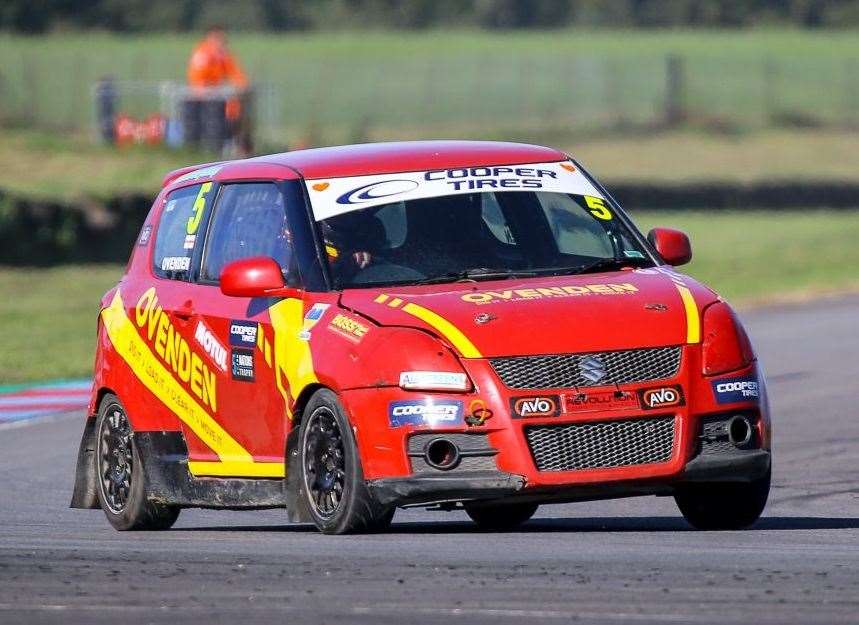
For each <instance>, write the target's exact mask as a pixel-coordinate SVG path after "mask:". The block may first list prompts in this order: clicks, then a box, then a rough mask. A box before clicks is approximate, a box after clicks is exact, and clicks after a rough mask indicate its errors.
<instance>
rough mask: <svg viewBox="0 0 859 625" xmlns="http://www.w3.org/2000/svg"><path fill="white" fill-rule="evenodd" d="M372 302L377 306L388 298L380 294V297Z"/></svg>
mask: <svg viewBox="0 0 859 625" xmlns="http://www.w3.org/2000/svg"><path fill="white" fill-rule="evenodd" d="M373 301H374V302H376V303H377V304H384V303H385V302H387V301H388V296H387V295H385V294H384V293H382V294H381V295H379V297H377V298H376V299H374V300H373Z"/></svg>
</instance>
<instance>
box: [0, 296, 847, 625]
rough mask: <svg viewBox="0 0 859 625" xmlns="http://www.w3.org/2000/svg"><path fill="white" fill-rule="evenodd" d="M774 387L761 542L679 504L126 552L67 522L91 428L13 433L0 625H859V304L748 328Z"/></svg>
mask: <svg viewBox="0 0 859 625" xmlns="http://www.w3.org/2000/svg"><path fill="white" fill-rule="evenodd" d="M744 316H745V318H746V320H747V323H748V325H749V328H750V331H751V335H752V338H753V340H754V341H755V343H756V345H757V347H758V351H759V353H760V354H761V356H762V359H763V361H764V365H765V367H766V369H767V371H768V374H769V382H770V393H771V396H772V400H773V408H774V413H775V415H776V423H775V449H776V454H777V455H776V464H775V477H774V488H773V491H772V495H771V499H770V504H769V506H768V507H767V510H766V512H765V516H764V518H763V519H762V520H761V521H760V522H759V523H758V524H757V525H756V526H755V528H754V529H752V530H748V531H744V532H724V533H719V532H696V531H692V530H690V529H689V528H688V526H687V525H686V524H685V523H684V521H683V519H682V518H681V517H680V516H679V514H678V512H677V511H676V508H675V507H674V502H673V500H671V499H666V498H653V497H651V498H644V499H628V500H622V501H613V502H599V503H586V504H575V505H564V506H554V507H552V506H547V507H543V508H541V509H540V510H539V511H538V513H537V516H536V517H535V519H534V520H532V521H531V522H529V523H528V524H527V525H526V526H525V527H524V528H523V529H522V530H521V531H518V532H513V533H480V532H477V531H475V530H474V529H472V526H471V525H470V524H469V523H468V522H467V521H466V517H465V516H464V515H463V514H461V513H448V514H445V513H428V512H424V511H399V512H398V513H397V517H396V518H395V520H394V526H393V528H392V531H391V533H389V534H384V535H373V536H347V537H330V536H322V535H319V534H317V533H316V532H315V531H313V530H311V529H310V528H308V527H305V526H292V525H288V524H287V523H286V522H285V514H284V513H283V512H282V511H266V512H253V513H250V512H211V511H196V510H194V511H184V512H183V513H182V515H181V517H180V519H179V522H178V523H177V525H176V527H175V529H174V530H173V531H170V532H163V533H151V534H145V533H134V534H132V533H124V534H121V533H118V532H115V531H114V530H113V529H111V528H110V527H109V526H108V524H107V522H106V521H105V519H104V518H103V515H102V513H101V512H100V511H97V510H94V511H80V510H70V509H68V502H69V496H70V492H71V484H72V469H73V466H74V457H75V450H76V449H77V444H78V440H79V436H80V432H81V426H82V420H81V419H80V418H79V416H76V417H75V418H72V417H69V416H66V417H63V418H58V419H56V420H54V421H51V422H41V423H34V424H31V425H26V426H21V427H16V428H12V429H5V430H0V485H2V486H0V495H1V496H0V623H4V624H5V623H38V622H61V623H64V624H67V625H71V624H74V623H88V624H89V623H100V622H108V621H109V622H118V623H123V624H125V623H143V622H171V623H207V624H211V623H221V622H224V623H248V622H260V621H265V622H269V623H270V622H274V621H280V622H286V623H374V624H379V623H386V624H387V623H392V624H394V623H396V624H400V623H417V622H427V623H429V622H431V623H469V624H470V625H471V624H481V623H493V624H495V625H501V624H504V623H524V622H594V623H615V622H624V623H625V622H632V623H666V622H668V623H741V622H742V623H746V622H748V623H752V622H754V623H778V624H785V623H803V624H805V623H836V622H837V623H859V410H857V400H859V361H857V355H859V297H848V298H841V299H834V300H826V301H818V302H814V303H811V304H808V305H803V306H791V307H782V308H771V309H767V310H757V311H754V312H752V313H749V314H746V315H744Z"/></svg>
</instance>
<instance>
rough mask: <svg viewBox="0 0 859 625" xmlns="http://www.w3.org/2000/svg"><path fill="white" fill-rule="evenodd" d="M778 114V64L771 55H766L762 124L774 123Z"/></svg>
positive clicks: (769, 124)
mask: <svg viewBox="0 0 859 625" xmlns="http://www.w3.org/2000/svg"><path fill="white" fill-rule="evenodd" d="M778 116H779V110H778V65H776V62H775V60H774V59H773V58H772V57H767V58H765V59H764V124H765V125H767V126H771V125H773V124H775V123H776V120H777V119H778Z"/></svg>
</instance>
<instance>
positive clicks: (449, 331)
mask: <svg viewBox="0 0 859 625" xmlns="http://www.w3.org/2000/svg"><path fill="white" fill-rule="evenodd" d="M402 310H403V312H407V313H409V314H410V315H412V316H413V317H417V318H418V319H420V320H421V321H423V322H424V323H426V324H428V325H430V326H432V327H433V328H435V329H436V330H438V331H439V333H440V334H441V335H442V336H443V337H445V338H446V339H447V340H448V341H450V342H451V344H452V345H453V346H454V347H455V348H456V349H458V350H459V353H460V354H462V356H463V357H464V358H482V355H481V354H480V352H479V351H478V349H477V348H476V347H475V346H474V343H472V342H471V341H469V340H468V337H467V336H465V335H464V334H463V333H462V332H461V331H460V329H459V328H457V327H456V326H455V325H453V324H452V323H451V322H450V321H448V320H447V319H445V318H443V317H441V316H439V315H437V314H436V313H434V312H433V311H431V310H429V309H428V308H424V307H423V306H418V305H417V304H412V303H408V304H406V305H405V306H403V308H402Z"/></svg>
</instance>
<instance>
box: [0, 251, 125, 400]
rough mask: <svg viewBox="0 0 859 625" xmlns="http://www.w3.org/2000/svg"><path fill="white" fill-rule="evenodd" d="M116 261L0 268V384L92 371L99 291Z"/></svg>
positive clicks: (110, 279) (112, 279)
mask: <svg viewBox="0 0 859 625" xmlns="http://www.w3.org/2000/svg"><path fill="white" fill-rule="evenodd" d="M121 275H122V266H121V265H89V266H85V267H84V266H67V267H57V268H54V269H12V268H0V292H2V293H3V298H2V299H0V326H2V327H3V349H2V350H0V386H2V385H6V384H15V383H19V382H29V381H38V380H53V379H57V378H74V377H85V376H88V375H91V374H92V366H93V355H94V353H95V352H94V350H95V328H96V318H97V316H98V306H99V300H100V298H101V296H102V295H103V294H104V293H105V292H106V291H107V290H108V289H109V288H110V287H111V286H113V285H114V284H116V282H117V281H118V280H119V277H120V276H121Z"/></svg>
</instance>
